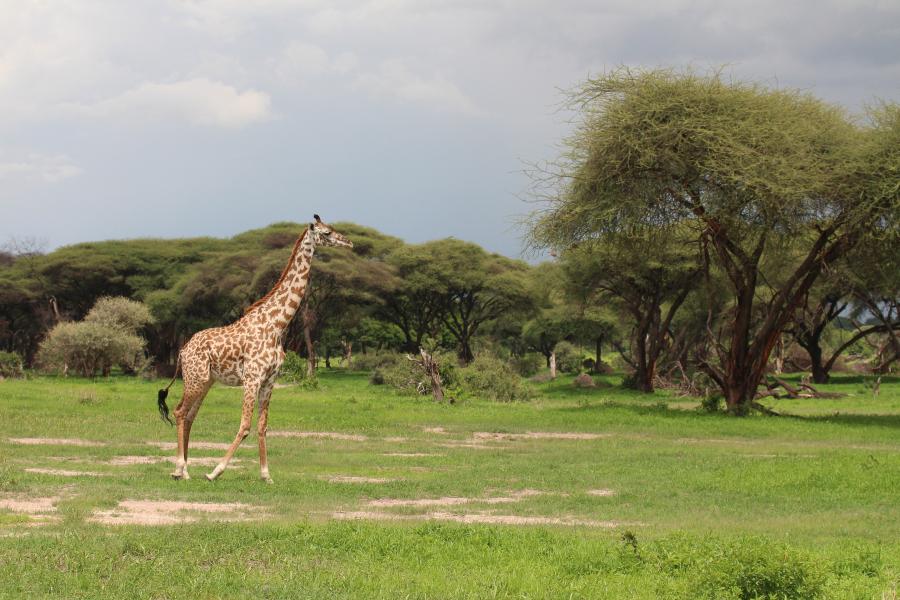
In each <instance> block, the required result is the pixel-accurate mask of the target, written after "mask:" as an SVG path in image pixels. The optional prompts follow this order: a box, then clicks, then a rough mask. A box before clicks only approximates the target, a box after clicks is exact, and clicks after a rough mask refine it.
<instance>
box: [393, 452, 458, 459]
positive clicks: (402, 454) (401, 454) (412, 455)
mask: <svg viewBox="0 0 900 600" xmlns="http://www.w3.org/2000/svg"><path fill="white" fill-rule="evenodd" d="M382 456H398V457H401V458H419V457H422V456H444V455H443V454H429V453H428V452H385V453H383V454H382Z"/></svg>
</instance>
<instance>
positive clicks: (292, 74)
mask: <svg viewBox="0 0 900 600" xmlns="http://www.w3.org/2000/svg"><path fill="white" fill-rule="evenodd" d="M270 65H271V67H272V68H273V70H274V72H275V75H276V77H277V78H278V79H279V81H281V82H282V83H286V84H292V83H296V82H298V81H302V80H304V79H307V78H310V77H315V76H319V75H325V74H329V73H336V74H346V73H350V72H352V71H355V70H356V69H357V67H358V66H359V60H358V59H357V57H356V55H355V54H353V53H352V52H342V53H340V54H338V55H336V56H334V57H332V56H329V55H328V53H327V52H326V51H325V49H323V48H322V47H321V46H317V45H315V44H310V43H307V42H302V41H297V40H294V41H291V42H289V43H288V44H287V45H286V46H285V48H284V50H283V51H282V52H281V54H280V55H279V56H278V57H277V58H276V59H273V60H272V61H270Z"/></svg>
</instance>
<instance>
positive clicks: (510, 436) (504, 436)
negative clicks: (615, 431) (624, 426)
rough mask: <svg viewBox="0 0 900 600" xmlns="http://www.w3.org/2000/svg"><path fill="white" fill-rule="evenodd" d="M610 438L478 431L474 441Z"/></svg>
mask: <svg viewBox="0 0 900 600" xmlns="http://www.w3.org/2000/svg"><path fill="white" fill-rule="evenodd" d="M606 437H610V434H608V433H576V432H565V431H527V432H525V433H494V432H489V431H476V432H475V433H473V434H472V439H474V440H485V441H486V440H490V441H503V440H599V439H601V438H606Z"/></svg>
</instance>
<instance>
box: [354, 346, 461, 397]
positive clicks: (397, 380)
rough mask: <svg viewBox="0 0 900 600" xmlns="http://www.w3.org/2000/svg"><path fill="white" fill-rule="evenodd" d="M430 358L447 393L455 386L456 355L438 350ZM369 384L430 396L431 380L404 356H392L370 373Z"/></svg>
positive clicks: (413, 362) (405, 392)
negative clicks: (433, 361)
mask: <svg viewBox="0 0 900 600" xmlns="http://www.w3.org/2000/svg"><path fill="white" fill-rule="evenodd" d="M432 357H433V358H434V360H435V362H437V364H438V372H439V373H440V376H441V383H442V384H443V386H444V391H445V392H449V390H450V389H452V388H453V387H454V386H455V384H456V371H457V367H456V360H457V359H456V355H454V354H453V353H450V352H445V351H440V350H438V351H435V352H433V353H432ZM413 358H416V357H415V356H414V357H413ZM369 382H370V383H372V384H374V385H380V384H385V385H389V386H391V387H392V388H394V389H396V390H397V391H399V392H401V393H404V394H414V395H415V394H421V395H426V394H431V379H430V378H429V377H428V376H427V375H426V374H425V372H424V371H423V370H422V368H421V367H419V365H417V364H416V362H415V361H413V360H409V358H407V355H406V354H394V355H392V356H391V360H390V362H387V361H386V364H383V365H382V366H379V367H377V368H376V369H375V370H374V371H373V372H372V376H371V377H370V378H369Z"/></svg>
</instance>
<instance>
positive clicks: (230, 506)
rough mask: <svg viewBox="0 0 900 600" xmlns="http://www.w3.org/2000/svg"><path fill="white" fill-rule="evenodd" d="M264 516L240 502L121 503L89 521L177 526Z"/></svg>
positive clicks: (247, 519) (129, 501)
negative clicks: (197, 522) (205, 521)
mask: <svg viewBox="0 0 900 600" xmlns="http://www.w3.org/2000/svg"><path fill="white" fill-rule="evenodd" d="M264 515H265V511H264V510H263V509H261V508H260V507H258V506H252V505H249V504H242V503H240V502H228V503H216V502H179V501H174V500H122V501H121V502H119V504H118V506H116V508H113V509H109V510H96V511H94V513H93V515H91V517H90V518H89V519H88V520H89V521H92V522H94V523H102V524H104V525H176V524H179V523H193V522H196V521H200V520H211V521H249V520H252V519H254V518H259V517H260V516H264Z"/></svg>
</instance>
